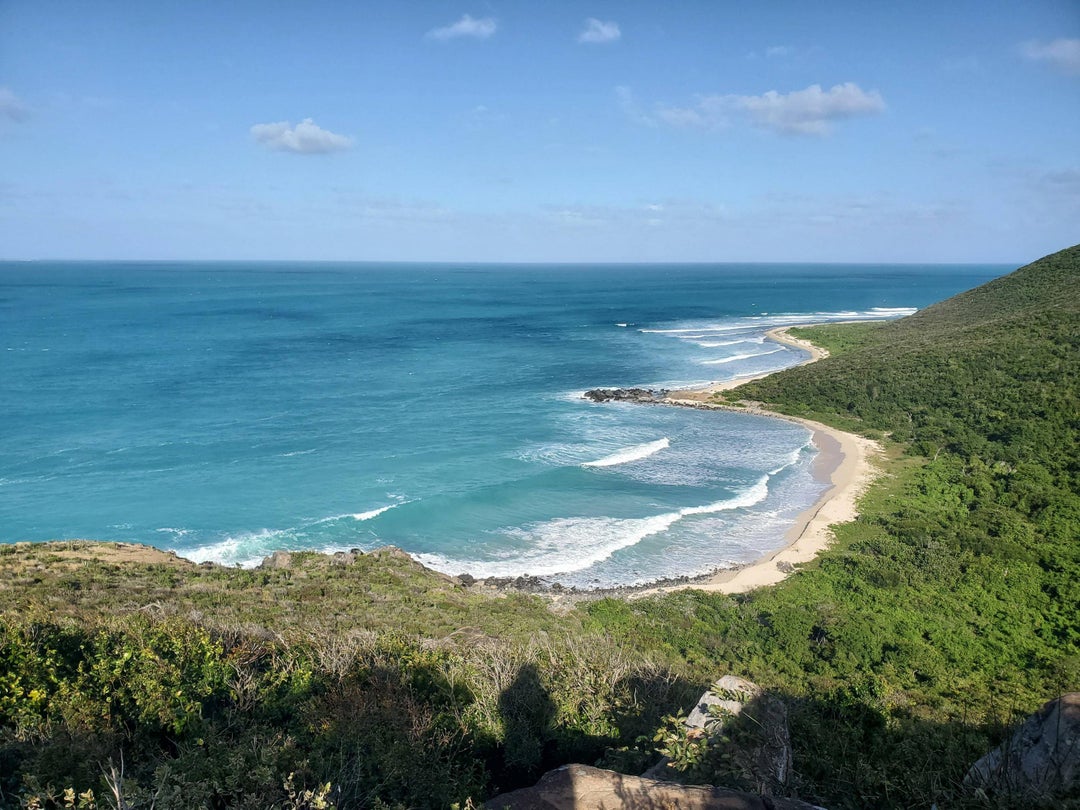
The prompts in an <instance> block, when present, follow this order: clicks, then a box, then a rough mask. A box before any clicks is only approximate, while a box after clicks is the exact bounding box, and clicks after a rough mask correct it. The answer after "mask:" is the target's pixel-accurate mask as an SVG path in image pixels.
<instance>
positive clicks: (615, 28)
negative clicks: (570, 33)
mask: <svg viewBox="0 0 1080 810" xmlns="http://www.w3.org/2000/svg"><path fill="white" fill-rule="evenodd" d="M621 36H622V31H620V30H619V24H618V23H617V22H614V21H608V22H604V21H603V20H598V19H596V18H595V17H589V18H588V19H587V20H585V27H584V28H583V29H582V30H581V33H580V34H578V38H577V41H578V42H582V43H586V44H590V45H599V44H603V43H605V42H615V41H616V40H617V39H619V38H620V37H621Z"/></svg>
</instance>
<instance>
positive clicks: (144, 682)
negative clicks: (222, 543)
mask: <svg viewBox="0 0 1080 810" xmlns="http://www.w3.org/2000/svg"><path fill="white" fill-rule="evenodd" d="M1078 291H1080V248H1073V249H1070V250H1068V251H1063V252H1062V253H1059V254H1056V255H1055V256H1052V257H1048V258H1047V259H1044V260H1042V261H1040V262H1037V263H1035V264H1034V265H1031V266H1029V267H1027V268H1024V269H1022V270H1021V271H1018V273H1016V274H1014V275H1012V276H1010V277H1007V278H1004V279H1001V280H999V281H996V282H993V283H991V284H989V285H986V286H984V287H982V288H979V289H978V290H975V291H972V292H971V293H966V294H965V295H963V296H958V297H957V298H956V299H951V300H950V301H947V302H943V303H942V304H939V305H937V306H935V307H931V308H929V309H927V310H925V311H923V312H921V313H918V314H917V315H916V316H913V317H912V318H909V319H904V320H903V321H899V322H895V323H891V324H887V325H866V324H862V325H851V326H830V327H817V328H814V329H809V330H805V332H804V334H805V335H806V336H808V337H811V338H812V339H813V340H815V341H817V342H819V343H821V344H823V345H825V346H826V347H827V348H829V349H830V351H831V352H832V353H833V356H832V357H830V358H829V359H827V360H825V361H822V362H820V363H817V364H814V365H812V366H806V367H802V368H798V369H792V370H790V371H788V372H785V373H783V374H779V375H776V376H775V377H771V378H768V379H765V380H762V381H759V382H757V383H753V384H751V385H747V386H744V387H743V388H741V389H740V390H739V391H738V392H736V394H735V395H736V396H738V397H745V398H748V399H753V400H759V401H765V402H767V403H769V404H770V405H771V406H772V407H774V408H776V409H779V410H784V411H787V412H789V413H797V414H803V415H813V416H815V417H817V418H819V419H822V420H824V421H827V422H830V423H832V424H836V425H838V426H847V427H851V428H854V429H857V430H860V431H862V432H864V433H866V434H869V435H878V436H886V435H887V436H891V439H890V440H889V444H888V446H889V455H890V460H889V461H888V462H887V464H886V465H885V466H886V471H887V475H886V476H885V477H883V479H882V480H881V481H879V483H878V484H876V485H875V486H874V487H873V488H872V489H871V491H870V492H869V493H868V494H867V495H866V496H865V498H864V499H863V501H862V503H861V515H860V518H859V519H858V520H857V521H855V522H854V523H851V524H847V525H844V526H841V527H838V529H837V543H836V544H835V546H834V547H833V548H832V549H831V550H830V551H829V552H828V553H826V554H824V555H823V556H822V557H821V558H820V559H819V560H818V561H817V562H816V563H814V564H812V565H809V566H807V567H806V568H805V569H804V570H803V571H801V572H800V573H799V574H798V575H796V576H794V577H792V578H790V579H789V580H788V581H786V582H785V583H783V584H782V585H780V586H777V587H775V588H771V589H767V590H764V591H761V592H757V593H754V594H752V595H748V596H741V597H725V596H719V595H709V594H705V593H702V592H698V591H682V592H678V593H674V594H669V595H666V596H663V597H656V598H650V599H642V600H632V601H626V600H616V599H602V600H598V601H595V602H591V603H586V604H585V605H584V606H583V607H579V608H570V607H565V606H564V607H561V608H560V610H559V611H558V612H555V611H552V610H549V606H548V605H547V604H546V603H545V602H543V601H542V600H540V599H539V598H537V597H531V596H525V595H520V594H518V595H511V596H498V595H492V594H489V593H484V592H477V591H471V590H468V589H465V588H462V587H461V586H460V584H458V583H456V582H453V581H451V580H448V579H446V578H445V577H440V576H438V575H435V574H432V573H430V572H425V571H423V570H421V569H420V568H419V567H417V566H416V565H414V564H412V563H410V562H409V561H408V560H405V559H402V558H401V557H400V556H396V555H393V554H379V555H365V556H361V557H358V558H357V559H356V560H355V561H352V562H349V563H348V564H337V563H334V562H332V561H329V560H327V559H325V558H319V557H317V556H315V555H299V556H298V557H297V558H296V559H294V561H293V564H292V565H290V566H288V567H285V568H279V569H267V570H257V571H236V570H227V569H222V568H217V567H212V566H209V567H198V566H193V565H190V564H187V563H184V562H183V561H179V560H170V559H165V558H164V555H160V556H159V557H156V558H152V559H149V560H148V561H143V562H139V563H132V562H128V563H125V562H122V561H120V560H118V559H114V558H112V557H110V556H109V554H108V553H107V552H108V551H109V548H108V547H107V546H106V545H92V544H51V545H45V546H31V547H25V546H20V547H0V611H2V615H0V805H2V806H12V807H18V806H20V804H22V805H23V806H34V802H37V805H36V806H40V807H69V806H70V807H76V806H86V807H90V806H91V805H90V804H89V801H90V799H89V798H79V796H78V794H82V795H83V796H84V797H88V796H89V794H87V793H86V791H88V790H93V791H94V795H95V796H96V797H97V799H96V801H97V802H98V804H99V806H114V805H117V804H118V803H119V802H118V801H113V800H110V799H109V798H108V797H109V796H110V795H111V796H113V797H114V798H115V796H116V795H117V793H122V794H123V796H124V797H125V801H126V803H127V806H129V807H151V806H153V807H157V808H180V807H185V808H186V807H214V808H218V807H251V808H256V807H258V808H266V807H277V808H298V807H317V806H319V802H322V803H323V804H326V803H327V802H332V803H334V804H335V805H336V806H338V807H342V808H353V807H385V806H401V807H446V806H451V805H453V804H454V803H461V802H465V801H466V800H467V799H468V798H470V797H472V798H474V799H478V798H483V797H485V796H489V795H491V794H492V793H493V792H495V791H496V790H499V789H505V788H507V787H512V786H516V785H519V784H523V783H526V782H528V781H530V780H532V779H534V778H535V777H536V776H537V775H538V774H539V772H541V771H542V770H543V769H545V768H548V767H552V766H554V765H557V764H559V763H562V762H567V761H579V762H594V761H597V760H598V759H600V760H602V761H603V762H604V763H606V764H608V765H610V766H613V767H615V766H617V767H622V768H626V769H628V770H637V771H640V770H641V769H642V767H643V764H644V763H645V762H646V760H647V759H648V758H649V757H650V756H651V755H652V754H653V753H654V752H655V750H656V748H655V746H657V745H660V746H661V747H665V748H667V749H668V750H675V748H676V747H677V746H678V744H679V742H680V741H679V740H678V739H674V741H673V738H672V736H671V735H672V727H671V725H670V723H667V724H665V722H664V721H663V719H662V718H663V716H664V715H666V714H668V713H671V712H674V711H677V710H678V709H680V708H683V709H685V708H686V707H687V706H688V703H689V701H690V700H691V699H692V696H696V694H697V693H698V692H699V691H700V689H701V688H702V687H703V686H704V685H705V684H706V683H708V682H709V681H711V680H712V679H714V678H715V677H717V676H719V675H721V674H724V673H725V672H732V673H735V674H739V675H744V676H748V677H751V678H753V679H755V680H757V681H758V682H759V683H761V684H762V685H764V686H767V687H769V688H771V689H772V690H774V691H775V692H776V693H777V694H779V695H780V696H781V697H783V698H784V699H785V700H786V702H787V703H788V705H789V706H790V710H791V723H792V736H793V743H794V747H795V767H796V770H797V772H798V774H799V785H798V788H799V791H800V793H801V794H802V795H803V796H804V797H806V798H809V799H812V800H815V801H817V802H818V803H820V804H822V805H824V806H826V807H830V808H834V809H835V810H839V808H860V807H896V808H908V807H925V808H929V807H931V806H932V805H934V804H936V805H937V806H938V807H940V808H945V807H995V806H1000V807H1004V806H1010V799H1009V797H989V798H987V797H980V796H975V795H970V794H967V793H965V792H964V790H963V789H962V787H961V784H960V782H961V779H962V777H963V774H964V772H965V770H966V769H967V767H968V766H969V765H970V764H971V763H972V762H973V761H974V760H975V759H976V758H977V757H978V756H980V755H981V754H982V753H984V752H985V751H986V750H987V748H988V747H990V746H991V745H993V744H996V742H998V741H999V740H1000V739H1001V738H1002V735H1003V734H1004V733H1005V731H1006V730H1007V727H1008V725H1009V724H1010V723H1012V722H1015V720H1016V719H1017V718H1018V717H1019V716H1021V715H1023V714H1026V713H1028V712H1030V711H1032V710H1033V709H1035V708H1037V706H1038V705H1039V704H1041V703H1042V702H1044V701H1045V700H1047V699H1050V698H1052V697H1055V696H1056V695H1058V694H1059V693H1061V692H1063V691H1067V690H1072V689H1078V688H1080V622H1077V616H1078V615H1080V586H1078V583H1080V551H1078V537H1080V486H1078V483H1080V394H1078V385H1077V380H1078V378H1080V292H1078ZM658 741H659V742H658ZM680 750H681V749H680ZM684 753H685V756H683V757H682V759H684V760H685V762H681V764H682V765H683V766H684V767H685V768H686V769H687V771H688V772H694V773H697V774H699V775H706V776H707V775H709V768H708V767H707V766H708V760H707V758H705V759H703V758H702V757H696V756H695V753H694V751H692V750H690V749H689V748H687V749H686V751H685V752H684ZM121 761H122V762H123V763H124V765H123V767H122V768H121ZM121 772H122V774H121ZM718 774H719V771H717V772H715V778H720V776H719V775H718ZM327 782H329V783H330V784H331V785H332V786H333V788H332V791H331V792H330V793H325V792H324V791H323V786H324V785H325V784H326V783H327ZM65 790H67V791H70V792H69V793H68V798H65ZM110 791H116V792H112V793H111V792H110ZM103 797H104V799H105V801H104V803H103V802H102V799H103ZM78 802H83V805H79V804H78ZM1068 802H1069V800H1064V803H1062V802H1059V803H1058V804H1057V805H1056V806H1070V805H1069V803H1068ZM1071 806H1080V798H1078V799H1076V800H1075V801H1073V803H1072V805H1071Z"/></svg>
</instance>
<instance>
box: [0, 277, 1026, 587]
mask: <svg viewBox="0 0 1080 810" xmlns="http://www.w3.org/2000/svg"><path fill="white" fill-rule="evenodd" d="M1008 269H1010V268H1006V267H999V266H955V265H950V266H917V267H916V266H871V267H867V266H853V265H837V266H832V265H714V266H704V265H699V266H662V265H653V266H621V267H616V266H493V265H490V266H472V267H470V266H458V265H343V264H296V263H288V264H285V263H280V264H164V263H163V264H105V263H94V264H65V263H44V262H38V263H7V264H0V325H2V329H0V361H2V363H3V366H2V374H0V380H2V382H0V431H2V439H3V441H2V446H3V453H2V455H0V540H2V541H6V542H13V541H18V540H46V539H59V538H95V539H108V540H124V541H133V542H141V543H149V544H152V545H155V546H159V547H161V548H167V549H174V550H176V551H177V552H178V553H180V554H181V555H183V556H186V557H190V558H192V559H195V560H215V561H219V562H222V563H226V564H237V563H239V564H243V565H250V564H254V563H257V562H258V561H259V560H261V559H262V557H264V556H265V555H267V554H269V553H271V552H272V551H274V550H277V549H318V550H338V549H350V548H359V549H372V548H376V547H378V546H382V545H387V544H392V545H396V546H400V547H402V548H404V549H405V550H407V551H409V552H410V553H412V554H413V555H415V556H416V557H417V558H418V559H420V560H421V561H423V562H424V563H426V564H428V565H430V566H433V567H435V568H438V569H440V570H443V571H447V572H449V573H455V574H456V573H463V572H468V573H471V574H473V575H475V576H487V575H499V576H510V575H518V574H533V575H538V576H541V577H543V578H546V579H548V580H551V581H558V582H561V583H564V584H570V585H579V586H585V587H595V586H608V585H615V584H628V583H638V582H645V581H651V580H655V579H657V578H660V577H667V576H677V575H681V574H695V573H703V572H706V571H709V570H712V569H714V568H716V567H720V566H726V565H731V564H737V563H743V562H747V561H750V560H753V559H755V558H756V557H759V556H760V555H761V554H762V553H764V552H766V551H769V550H771V549H773V548H776V547H778V546H779V545H780V544H781V543H782V542H783V536H784V533H785V531H786V530H787V528H788V527H789V526H790V525H791V523H792V522H793V520H794V518H795V516H796V515H797V514H798V513H799V512H800V511H802V510H804V509H805V508H806V507H807V506H808V505H810V504H811V503H812V502H813V501H814V500H815V498H816V497H817V496H818V495H819V494H820V492H821V490H822V485H821V484H820V483H819V482H817V481H815V480H814V479H813V477H812V476H811V474H810V467H811V463H812V460H813V456H814V453H815V450H814V448H813V446H812V445H811V444H810V443H809V440H810V435H809V432H808V431H806V430H805V429H803V428H802V427H800V426H798V425H795V424H791V423H787V422H783V421H780V420H775V419H767V418H761V417H754V416H750V415H744V414H737V413H711V412H700V411H694V410H690V409H681V408H669V407H648V406H635V405H629V404H603V405H598V404H592V403H589V402H587V401H585V400H583V399H582V398H581V393H582V392H583V391H584V390H585V389H587V388H592V387H598V386H631V385H641V386H651V387H669V388H673V387H682V386H689V385H695V384H702V383H705V382H708V381H710V380H718V379H729V378H733V377H741V376H746V375H752V374H756V373H760V372H764V371H769V370H773V369H779V368H783V367H785V366H789V365H792V364H794V363H797V362H799V361H800V360H801V359H803V358H804V357H805V355H804V354H803V353H802V352H801V351H799V350H797V349H791V348H788V347H785V346H781V345H779V344H776V343H774V342H771V341H769V340H767V339H766V338H765V334H764V333H765V330H766V329H768V328H770V327H772V326H776V325H787V324H794V323H805V322H810V321H814V322H817V321H825V320H851V319H860V318H876V317H898V316H900V315H903V314H905V313H907V312H910V311H912V308H914V307H922V306H925V305H927V304H930V303H932V302H934V301H937V300H940V299H943V298H945V297H948V296H949V295H951V294H953V293H956V292H958V291H960V290H963V289H968V288H970V287H973V286H976V285H978V284H980V283H982V282H984V281H986V280H988V279H989V278H992V277H995V276H997V275H1001V274H1002V273H1003V272H1005V271H1007V270H1008Z"/></svg>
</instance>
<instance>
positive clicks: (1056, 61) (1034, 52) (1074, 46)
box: [1020, 39, 1080, 76]
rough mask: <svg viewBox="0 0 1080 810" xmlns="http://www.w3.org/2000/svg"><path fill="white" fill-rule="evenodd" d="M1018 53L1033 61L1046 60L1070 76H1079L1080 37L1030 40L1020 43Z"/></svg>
mask: <svg viewBox="0 0 1080 810" xmlns="http://www.w3.org/2000/svg"><path fill="white" fill-rule="evenodd" d="M1020 54H1021V56H1023V57H1024V58H1025V59H1030V60H1032V61H1033V62H1048V63H1049V64H1050V65H1052V66H1053V67H1054V68H1055V69H1057V70H1059V71H1061V72H1062V73H1065V74H1067V75H1070V76H1080V39H1055V40H1052V41H1050V42H1039V41H1036V40H1030V41H1028V42H1022V43H1021V44H1020Z"/></svg>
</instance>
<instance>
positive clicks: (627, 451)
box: [581, 436, 671, 467]
mask: <svg viewBox="0 0 1080 810" xmlns="http://www.w3.org/2000/svg"><path fill="white" fill-rule="evenodd" d="M670 446H671V440H670V439H668V437H667V436H665V437H664V438H662V439H657V440H656V441H655V442H647V443H646V444H639V445H635V446H634V447H626V448H624V449H622V450H620V451H619V452H617V453H612V454H611V455H610V456H604V457H603V458H601V459H597V460H596V461H586V462H585V463H584V464H582V465H581V466H582V467H614V466H615V465H617V464H628V463H629V462H631V461H640V460H641V459H643V458H648V457H649V456H651V455H655V454H656V453H659V452H660V451H661V450H664V449H666V448H667V447H670Z"/></svg>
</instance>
